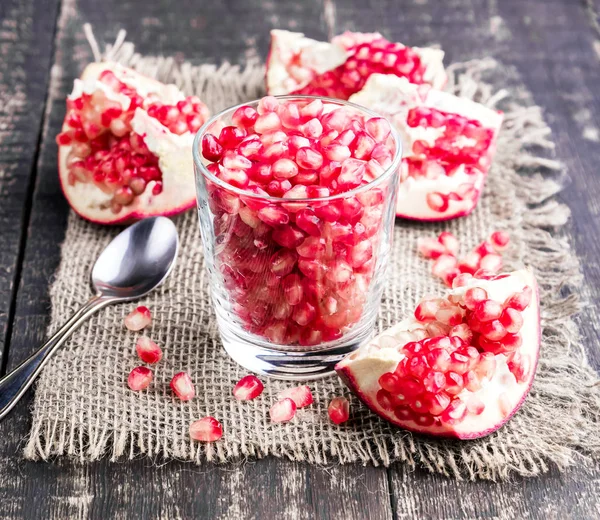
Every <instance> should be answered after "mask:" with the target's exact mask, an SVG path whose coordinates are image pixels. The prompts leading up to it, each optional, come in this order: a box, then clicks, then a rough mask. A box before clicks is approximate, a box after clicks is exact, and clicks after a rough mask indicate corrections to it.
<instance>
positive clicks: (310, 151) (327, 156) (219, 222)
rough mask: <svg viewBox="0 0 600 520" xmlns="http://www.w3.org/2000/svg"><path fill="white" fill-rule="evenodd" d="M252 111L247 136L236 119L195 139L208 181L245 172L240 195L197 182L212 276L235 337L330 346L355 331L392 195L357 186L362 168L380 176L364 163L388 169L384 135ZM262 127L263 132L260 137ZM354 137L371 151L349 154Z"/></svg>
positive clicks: (292, 104) (307, 110) (263, 109)
mask: <svg viewBox="0 0 600 520" xmlns="http://www.w3.org/2000/svg"><path fill="white" fill-rule="evenodd" d="M256 107H257V110H256V113H257V114H258V116H257V118H256V122H255V123H254V124H252V122H251V119H252V118H249V117H248V118H247V119H244V118H243V117H241V116H240V117H239V118H238V117H236V118H234V120H235V121H237V124H238V125H239V126H231V127H225V128H230V130H228V132H227V133H226V135H225V137H223V131H224V129H221V128H217V129H218V130H219V135H218V136H217V135H216V130H215V134H213V133H211V130H212V129H209V131H208V133H207V134H205V135H204V137H203V140H204V141H205V142H207V143H208V144H207V145H206V148H207V153H206V155H205V152H204V151H202V153H203V156H204V159H205V160H206V161H207V162H208V163H209V164H208V166H207V168H208V169H209V170H210V171H211V173H213V174H214V176H215V177H217V178H218V179H219V180H221V181H224V182H225V183H227V184H229V185H235V186H236V187H237V188H239V187H240V185H239V183H237V181H239V178H240V176H239V175H237V174H235V175H233V174H231V173H230V171H229V170H230V167H232V166H233V165H232V161H238V164H236V165H235V170H234V171H236V172H239V171H242V170H243V171H245V172H248V174H247V178H248V179H247V180H248V184H247V185H246V186H245V188H244V193H243V194H239V191H232V190H231V191H230V190H228V189H227V186H223V185H222V184H220V185H217V183H216V182H215V181H214V178H213V180H211V179H210V177H208V176H206V177H205V180H206V189H207V192H208V193H209V195H208V206H209V209H210V211H211V214H210V216H209V218H212V219H213V230H214V234H215V238H216V240H217V241H218V244H219V247H218V248H217V252H216V257H215V264H216V266H217V268H218V270H219V272H220V274H221V275H222V277H223V282H224V286H225V288H226V289H227V291H228V293H229V297H230V299H231V301H232V309H233V311H234V312H235V314H236V316H237V317H238V318H239V320H240V324H241V325H242V326H243V327H244V329H246V330H248V331H249V332H251V333H253V334H256V335H259V336H262V337H263V338H267V339H268V340H269V341H271V342H273V343H277V344H281V345H292V344H297V345H300V346H303V347H309V346H314V345H318V344H321V343H326V342H329V341H333V340H336V339H338V338H340V337H341V336H342V334H343V333H344V332H345V331H347V330H348V329H349V328H350V327H352V326H353V325H354V324H356V323H357V322H358V321H359V319H360V318H361V315H362V310H363V306H364V304H365V302H366V301H367V298H368V294H369V284H370V283H371V279H372V277H373V273H374V270H375V267H376V262H377V253H378V250H379V248H380V240H381V237H382V228H383V223H384V204H385V201H386V200H389V196H390V195H391V194H390V186H389V183H388V184H387V185H385V183H384V182H382V183H379V185H375V186H367V185H368V184H370V183H372V181H373V180H375V179H374V177H373V176H372V171H371V170H369V168H368V165H369V163H373V162H375V163H377V164H379V162H378V159H374V158H373V154H377V156H378V157H379V158H380V159H381V160H382V161H386V160H388V159H389V160H390V161H391V160H392V158H393V156H394V152H395V143H394V139H393V136H392V135H391V130H392V129H391V127H390V126H389V124H388V123H387V122H386V121H385V120H382V119H381V118H378V117H370V116H369V115H366V114H365V113H364V112H363V111H360V110H357V109H355V108H352V107H345V106H340V105H339V104H337V103H332V102H322V101H321V100H319V99H312V98H308V99H303V98H298V99H289V100H288V99H285V100H279V99H277V98H275V97H273V96H267V97H265V98H263V99H261V100H260V101H259V102H258V103H257V105H256ZM252 110H254V108H253V107H251V106H246V107H240V108H238V109H237V110H236V112H235V114H238V112H239V113H240V114H246V113H250V112H251V111H252ZM235 114H234V115H235ZM271 115H273V116H275V117H276V118H277V120H278V121H279V123H277V122H276V121H275V119H274V118H273V121H272V123H273V125H275V123H277V129H275V128H274V126H272V125H271V123H269V121H268V119H267V118H268V117H270V116H271ZM261 118H262V119H261ZM260 121H262V122H263V125H266V126H264V127H262V128H259V122H260ZM311 122H312V123H311ZM317 123H318V125H317ZM309 124H312V128H308V126H307V125H309ZM319 128H320V129H321V130H320V131H317V130H318V129H319ZM299 134H302V135H299ZM317 134H318V135H317ZM371 134H372V135H371ZM323 135H326V136H327V137H323ZM361 135H362V136H369V139H371V140H373V141H375V137H377V139H378V140H380V142H378V143H377V145H374V146H373V147H372V148H371V150H368V149H367V148H368V147H367V148H365V147H364V146H363V147H362V148H360V149H358V148H356V147H355V146H354V145H353V144H354V142H355V141H356V139H357V136H361ZM232 136H233V137H232ZM235 136H237V137H235ZM240 139H241V140H240ZM224 140H225V141H224ZM323 140H325V142H323ZM248 142H258V143H260V147H259V148H258V152H257V153H256V154H254V155H252V156H251V158H250V159H248V158H245V157H244V160H240V157H242V156H243V152H244V151H246V150H245V149H244V148H245V147H246V146H247V144H246V143H248ZM275 146H277V149H276V150H275V151H274V152H273V155H271V154H270V153H267V152H268V151H269V150H270V149H271V148H272V147H275ZM221 149H223V150H226V151H225V152H220V150H221ZM357 153H358V154H359V155H360V157H361V158H360V159H359V158H358V157H357V156H356V154H357ZM246 160H247V161H248V163H249V164H246V162H245V161H246ZM380 168H381V171H383V169H382V167H381V165H380ZM380 173H381V172H379V173H378V174H380ZM234 179H236V181H235V182H234ZM361 187H362V190H361ZM354 188H358V191H356V192H353V191H352V190H353V189H354ZM252 195H255V196H252ZM336 195H337V196H338V197H336V198H333V199H326V197H329V196H334V197H335V196H336ZM257 196H258V197H257ZM269 197H271V198H269ZM275 197H276V198H278V200H274V198H275ZM321 199H323V200H321ZM445 239H448V237H445ZM448 244H450V243H449V242H448ZM449 247H452V245H451V244H450V246H449Z"/></svg>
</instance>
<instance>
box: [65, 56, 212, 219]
mask: <svg viewBox="0 0 600 520" xmlns="http://www.w3.org/2000/svg"><path fill="white" fill-rule="evenodd" d="M208 115H209V114H208V109H207V108H206V106H205V105H204V104H203V103H202V102H201V101H200V100H199V99H198V98H197V97H195V96H188V97H186V96H185V95H184V94H183V93H182V92H180V91H179V90H178V89H177V88H176V87H175V86H174V85H164V84H162V83H159V82H158V81H155V80H153V79H150V78H147V77H145V76H142V75H141V74H139V73H137V72H135V71H134V70H132V69H128V68H125V67H122V66H121V65H118V64H115V63H110V62H102V63H92V64H90V65H88V66H87V67H86V69H85V70H84V71H83V74H82V76H81V79H77V80H75V83H74V87H73V92H72V93H71V94H70V95H69V96H68V98H67V114H66V116H65V120H64V123H63V127H62V131H61V133H60V134H59V135H58V136H57V138H56V141H57V143H58V146H59V152H58V163H59V177H60V182H61V187H62V190H63V193H64V194H65V197H66V198H67V200H68V202H69V204H70V205H71V207H72V208H73V209H74V210H75V211H76V212H77V213H78V214H79V215H81V216H82V217H83V218H86V219H88V220H90V221H92V222H96V223H99V224H117V223H126V222H129V221H132V220H137V219H141V218H145V217H149V216H155V215H175V214H177V213H180V212H182V211H185V210H188V209H190V208H191V207H193V206H194V205H195V196H194V187H195V186H194V172H193V164H192V155H191V148H192V142H193V139H194V134H195V133H196V132H197V131H198V129H199V128H200V127H201V126H202V124H204V122H205V121H206V120H207V119H208ZM217 152H218V150H215V152H214V153H217Z"/></svg>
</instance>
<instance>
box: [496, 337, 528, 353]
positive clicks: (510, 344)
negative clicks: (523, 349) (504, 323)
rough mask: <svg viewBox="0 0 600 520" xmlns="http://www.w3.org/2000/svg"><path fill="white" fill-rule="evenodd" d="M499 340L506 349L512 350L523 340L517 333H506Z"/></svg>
mask: <svg viewBox="0 0 600 520" xmlns="http://www.w3.org/2000/svg"><path fill="white" fill-rule="evenodd" d="M500 342H501V343H502V345H503V346H504V349H505V350H506V351H508V352H514V351H515V350H517V349H518V348H519V347H520V346H521V345H522V343H523V340H522V339H521V336H519V335H518V334H506V336H504V337H503V338H502V340H501V341H500Z"/></svg>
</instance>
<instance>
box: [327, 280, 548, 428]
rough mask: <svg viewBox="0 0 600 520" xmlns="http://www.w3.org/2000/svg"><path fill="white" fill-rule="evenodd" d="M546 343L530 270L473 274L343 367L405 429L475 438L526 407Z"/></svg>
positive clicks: (370, 401) (355, 386) (352, 383)
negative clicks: (484, 275) (477, 275)
mask: <svg viewBox="0 0 600 520" xmlns="http://www.w3.org/2000/svg"><path fill="white" fill-rule="evenodd" d="M539 346H540V315H539V298H538V291H537V283H536V281H535V278H534V276H533V275H532V273H531V272H530V271H528V270H521V271H516V272H513V273H511V274H502V275H497V276H495V277H487V276H486V278H471V279H470V281H469V282H468V283H466V284H464V285H462V286H461V287H456V288H455V289H453V290H451V291H450V292H449V294H448V296H447V297H445V298H434V299H428V300H424V301H423V302H421V303H420V304H419V305H418V306H417V309H416V310H415V317H414V318H412V319H407V320H405V321H403V322H401V323H399V324H398V325H396V326H394V327H392V328H391V329H389V330H387V331H386V332H384V333H383V334H381V335H380V336H378V337H376V338H375V339H374V340H373V341H371V343H370V344H369V345H367V346H365V347H362V348H361V349H359V350H358V351H356V352H354V353H352V354H351V355H350V356H348V357H347V358H345V359H344V360H342V361H341V362H340V363H338V365H337V366H336V371H337V373H338V374H339V376H340V377H341V379H342V380H343V381H344V382H345V383H346V384H347V385H348V387H349V388H350V389H351V390H352V391H353V392H354V393H355V394H356V395H357V396H358V397H359V398H360V399H361V400H362V401H363V402H364V403H365V404H366V405H367V406H368V407H369V408H371V410H373V411H374V412H375V413H377V414H378V415H380V416H381V417H382V418H384V419H385V420H387V421H389V422H391V423H393V424H395V425H398V426H401V427H402V428H405V429H407V430H411V431H414V432H419V433H426V434H431V435H435V436H441V437H456V438H459V439H475V438H478V437H483V436H485V435H489V434H490V433H492V432H494V431H496V430H497V429H498V428H500V427H501V426H502V425H503V424H504V423H505V422H506V421H508V420H509V419H510V418H511V417H512V415H513V414H514V413H515V412H516V411H517V410H518V409H519V407H520V406H521V404H522V403H523V401H524V399H525V397H526V396H527V393H528V392H529V389H530V387H531V384H532V382H533V378H534V374H535V369H536V365H537V360H538V354H539Z"/></svg>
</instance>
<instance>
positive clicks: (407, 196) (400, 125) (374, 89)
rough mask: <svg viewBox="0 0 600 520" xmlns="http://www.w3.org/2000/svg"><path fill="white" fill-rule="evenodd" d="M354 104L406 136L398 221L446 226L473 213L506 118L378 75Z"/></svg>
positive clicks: (466, 101)
mask: <svg viewBox="0 0 600 520" xmlns="http://www.w3.org/2000/svg"><path fill="white" fill-rule="evenodd" d="M350 101H352V102H353V103H357V104H359V105H362V106H365V107H367V108H371V109H372V110H375V111H376V112H378V113H379V114H382V115H384V116H386V117H388V119H389V120H390V121H391V122H392V123H393V124H394V126H395V127H396V128H397V129H398V132H399V133H400V135H401V137H402V145H403V146H402V151H403V159H402V173H401V179H402V180H401V184H400V188H399V191H398V202H397V210H396V215H397V216H398V217H402V218H407V219H413V220H427V221H440V220H449V219H453V218H457V217H461V216H464V215H468V214H469V213H471V211H473V209H474V208H475V206H476V205H477V202H478V200H479V196H480V194H481V191H482V189H483V184H484V182H485V177H486V175H487V172H488V170H489V167H490V165H491V162H492V157H493V154H494V151H495V147H496V145H495V143H496V137H497V135H498V132H499V131H500V126H501V124H502V113H501V112H498V111H495V110H492V109H490V108H487V107H485V106H483V105H481V104H479V103H476V102H474V101H471V100H469V99H466V98H460V97H457V96H454V95H452V94H449V93H447V92H441V91H439V90H435V89H432V88H430V87H429V85H415V84H412V83H409V82H408V80H407V79H406V78H399V77H396V76H391V75H382V74H373V75H371V76H370V77H369V79H368V80H367V82H366V84H365V86H364V88H363V89H362V90H361V91H360V92H358V93H357V94H354V95H353V96H351V97H350Z"/></svg>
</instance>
